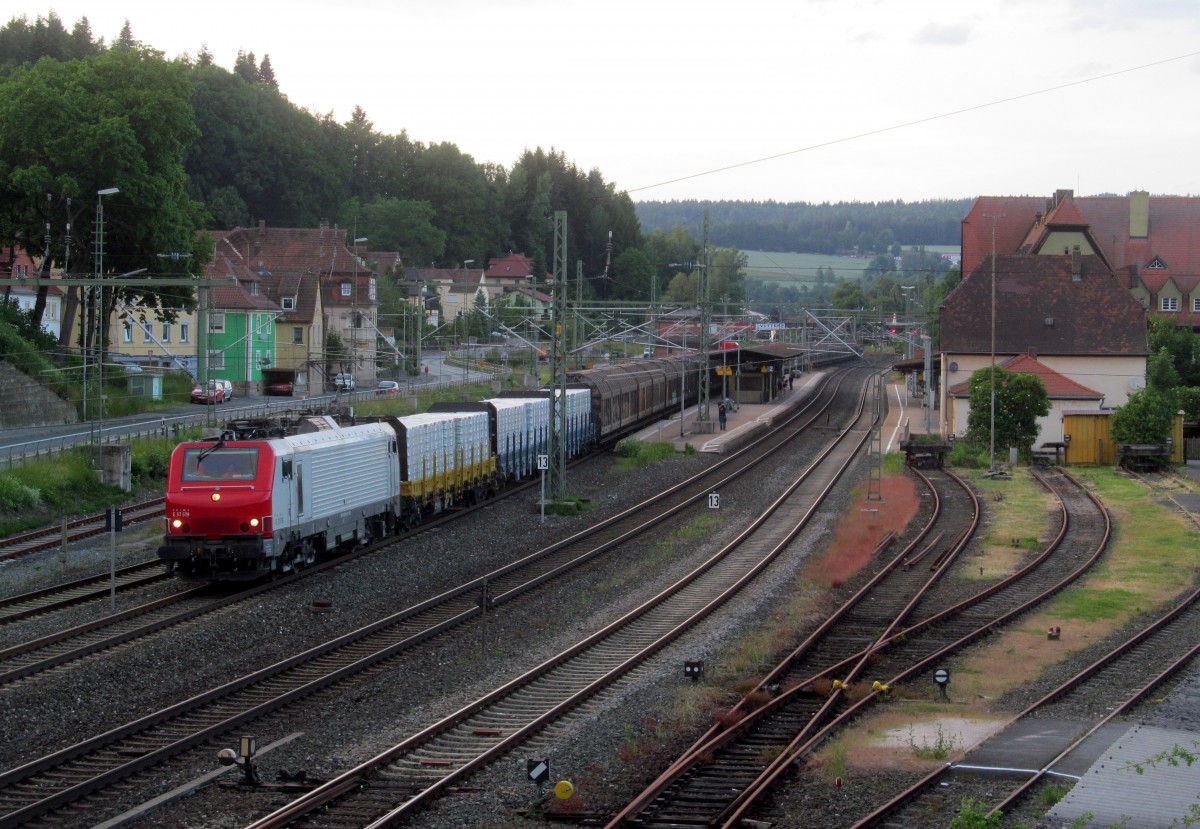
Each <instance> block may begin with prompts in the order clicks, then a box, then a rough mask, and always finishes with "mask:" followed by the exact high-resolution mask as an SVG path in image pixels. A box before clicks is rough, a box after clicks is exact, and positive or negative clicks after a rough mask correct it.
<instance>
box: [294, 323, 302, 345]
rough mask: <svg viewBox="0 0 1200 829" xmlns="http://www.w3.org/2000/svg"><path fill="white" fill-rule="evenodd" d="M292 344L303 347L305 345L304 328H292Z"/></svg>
mask: <svg viewBox="0 0 1200 829" xmlns="http://www.w3.org/2000/svg"><path fill="white" fill-rule="evenodd" d="M292 342H293V343H295V344H296V345H303V343H304V328H303V327H302V326H299V325H297V326H295V327H293V328H292Z"/></svg>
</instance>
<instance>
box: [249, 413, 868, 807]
mask: <svg viewBox="0 0 1200 829" xmlns="http://www.w3.org/2000/svg"><path fill="white" fill-rule="evenodd" d="M870 418H871V415H870V414H869V413H865V412H864V411H863V406H862V404H861V398H860V403H859V407H858V412H857V414H856V415H855V416H854V419H853V421H852V423H851V424H850V425H849V426H848V427H846V428H845V429H844V430H842V431H841V432H840V434H839V435H838V436H837V438H836V439H835V440H834V442H832V443H831V445H830V446H829V447H828V449H826V450H825V451H824V452H823V453H822V454H821V456H820V457H819V458H818V459H817V460H816V461H814V462H813V464H812V465H810V466H809V467H808V468H807V469H806V470H805V471H804V472H803V473H802V474H801V476H800V477H799V478H798V479H797V480H796V481H795V483H794V484H793V485H792V486H791V487H790V488H789V489H788V491H787V492H786V493H785V494H784V495H782V496H781V497H780V498H778V499H777V500H776V501H775V502H774V503H772V504H771V505H770V506H769V507H767V508H766V509H765V510H764V513H763V515H762V516H761V517H760V518H759V519H758V520H757V521H756V522H755V523H754V524H753V525H752V526H751V527H749V528H747V529H746V530H744V531H743V532H741V533H740V534H739V535H738V537H737V538H736V539H734V540H733V541H732V542H731V543H730V544H728V545H727V546H726V547H725V548H723V549H722V550H721V551H720V552H718V553H717V554H716V555H714V556H713V557H712V558H711V559H709V560H708V561H707V562H705V563H704V565H702V566H701V567H700V568H698V569H697V570H695V571H693V572H692V573H691V574H690V575H688V576H687V577H685V578H684V579H682V580H680V581H679V582H677V583H676V584H674V585H672V586H671V587H670V588H668V589H667V590H666V591H664V592H662V593H661V594H659V595H658V596H656V597H655V598H653V599H651V600H650V601H648V602H646V603H645V604H643V605H642V606H640V607H638V608H636V609H634V610H633V611H631V612H630V613H628V614H626V616H624V617H622V618H621V619H619V620H617V621H616V622H614V623H612V624H611V625H609V626H607V627H606V628H604V629H603V630H600V631H598V632H597V633H595V634H593V635H592V636H589V637H588V638H587V639H585V640H584V641H582V642H580V643H579V644H577V645H575V646H574V647H572V648H570V649H568V650H567V651H564V652H563V653H561V654H559V655H558V656H557V657H554V658H553V659H551V660H548V661H547V662H545V663H543V664H542V665H541V666H538V667H537V668H535V669H533V670H532V671H530V672H528V673H527V674H525V675H524V676H521V677H519V678H518V679H516V680H514V681H512V682H510V683H508V684H506V685H505V686H503V687H501V688H499V689H497V690H495V691H493V692H492V693H490V694H488V695H487V696H485V697H483V698H481V699H479V700H477V701H475V702H474V703H471V704H470V705H468V706H466V707H465V708H463V709H461V710H459V711H458V712H456V713H454V714H452V715H450V716H449V717H446V718H444V719H443V720H441V721H440V722H438V723H436V724H434V725H432V726H430V727H429V728H427V729H425V730H424V731H422V732H420V733H419V734H416V735H414V736H413V737H411V738H409V739H407V740H405V741H404V742H402V743H400V744H398V745H396V746H394V747H392V748H391V749H389V750H387V751H385V752H383V753H382V754H380V755H378V756H376V757H375V758H372V759H371V760H369V761H367V762H366V763H363V764H361V765H360V766H358V767H357V768H355V769H353V770H351V771H349V772H347V773H345V774H343V775H341V776H339V777H337V778H335V779H333V780H331V781H329V782H328V783H326V784H324V785H322V786H320V787H318V788H317V789H316V790H315V791H313V792H312V793H311V794H309V795H306V796H304V797H301V798H300V799H298V800H297V801H295V802H293V803H292V804H290V805H288V806H286V807H284V808H282V809H280V810H278V811H276V812H275V813H273V814H271V815H268V816H267V817H265V818H263V819H262V820H259V821H257V822H255V823H254V824H252V829H278V827H284V826H291V827H305V828H306V829H318V827H338V826H347V825H355V826H363V825H367V826H370V827H384V826H394V825H398V824H399V823H400V822H401V821H403V820H404V819H405V818H406V817H407V816H408V815H410V814H411V813H412V812H413V811H414V810H416V809H419V808H421V807H422V806H423V805H425V804H426V803H428V802H429V801H430V800H431V799H433V798H435V797H439V796H443V795H445V794H447V792H448V791H449V789H450V788H451V787H453V786H455V785H457V784H459V783H461V782H462V781H463V780H464V779H465V778H466V777H468V776H469V775H471V774H472V773H473V772H474V771H476V770H477V769H480V768H482V767H483V766H485V765H487V764H488V763H490V762H492V761H493V760H495V759H496V758H498V757H500V756H502V755H504V754H506V753H507V752H509V751H510V750H512V749H513V748H515V747H516V746H517V745H519V744H520V743H522V742H523V741H525V740H526V739H527V738H529V737H530V736H532V735H534V734H535V733H537V732H539V731H541V730H542V729H543V728H545V727H546V726H548V725H550V724H551V723H553V722H555V721H557V720H559V719H560V718H562V717H564V716H565V715H567V714H568V713H569V712H571V711H573V710H574V709H576V708H577V707H579V706H580V705H582V704H583V703H585V702H587V701H588V700H590V699H591V698H593V697H594V696H596V695H597V694H600V693H602V692H604V691H605V690H606V689H608V688H609V687H610V686H612V685H613V684H614V683H616V682H618V681H619V680H621V679H622V678H623V677H625V676H627V675H628V674H629V672H631V671H632V670H634V669H635V668H636V667H637V666H639V665H641V664H642V663H644V662H645V660H646V659H648V658H649V657H651V656H652V655H654V654H655V653H657V652H658V651H659V650H661V649H662V648H663V647H665V646H666V645H667V644H669V643H670V642H672V641H674V640H675V639H676V638H678V637H679V636H680V635H682V634H684V633H686V632H687V631H688V630H689V629H690V628H691V627H692V626H693V625H695V624H697V623H698V622H699V621H702V620H704V619H706V618H707V617H709V616H710V615H711V613H712V612H713V611H714V610H715V609H717V608H719V607H720V606H721V605H722V604H724V603H725V602H726V601H727V600H728V599H730V598H731V597H732V596H734V595H736V594H737V592H738V591H739V590H740V589H741V588H742V587H744V586H745V585H747V584H748V583H750V582H751V581H752V580H753V579H754V577H755V576H756V575H758V574H759V573H760V572H761V571H762V570H763V569H765V568H766V567H767V566H768V565H769V564H770V563H771V562H772V561H773V560H774V559H775V558H776V556H778V555H779V554H780V553H781V552H782V551H783V550H785V549H786V548H787V547H788V545H789V544H790V543H791V542H792V541H793V540H794V539H795V538H796V536H797V535H798V534H799V532H800V531H801V529H803V527H804V526H805V525H806V524H807V522H808V521H809V519H810V518H811V517H812V515H813V514H814V513H815V511H816V510H817V508H818V506H819V505H820V503H821V501H822V500H823V499H824V498H825V496H826V495H827V494H828V493H829V491H830V490H831V489H832V488H833V486H834V485H835V484H836V483H837V481H838V480H839V478H840V477H841V475H842V473H843V472H844V471H845V469H846V468H847V467H848V466H849V464H850V463H851V461H852V460H853V459H854V457H855V455H856V454H857V453H858V451H859V450H860V449H861V448H862V446H863V445H864V444H865V443H866V441H867V438H868V437H869V436H870Z"/></svg>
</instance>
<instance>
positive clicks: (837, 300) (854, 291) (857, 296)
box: [830, 282, 867, 311]
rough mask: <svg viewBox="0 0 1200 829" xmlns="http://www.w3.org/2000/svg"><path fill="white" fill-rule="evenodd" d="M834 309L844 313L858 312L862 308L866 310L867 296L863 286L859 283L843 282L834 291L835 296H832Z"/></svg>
mask: <svg viewBox="0 0 1200 829" xmlns="http://www.w3.org/2000/svg"><path fill="white" fill-rule="evenodd" d="M830 300H831V301H832V303H833V307H834V308H839V309H842V310H844V311H857V310H858V309H860V308H865V307H866V305H867V296H866V294H864V293H863V289H862V286H861V285H859V284H858V283H857V282H843V283H842V284H841V285H838V286H837V287H836V288H834V289H833V294H832V295H831V296H830Z"/></svg>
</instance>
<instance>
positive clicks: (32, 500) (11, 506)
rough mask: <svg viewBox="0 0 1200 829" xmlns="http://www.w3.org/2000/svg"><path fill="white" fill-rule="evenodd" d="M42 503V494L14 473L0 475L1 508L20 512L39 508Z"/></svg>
mask: <svg viewBox="0 0 1200 829" xmlns="http://www.w3.org/2000/svg"><path fill="white" fill-rule="evenodd" d="M41 505H42V494H41V493H40V492H38V491H37V490H36V489H34V488H33V487H31V486H29V485H28V484H25V483H22V482H21V481H18V480H17V479H16V478H14V477H13V476H12V475H0V510H6V511H11V512H18V511H20V510H27V509H37V508H38V507H40V506H41Z"/></svg>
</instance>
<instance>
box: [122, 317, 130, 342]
mask: <svg viewBox="0 0 1200 829" xmlns="http://www.w3.org/2000/svg"><path fill="white" fill-rule="evenodd" d="M121 342H126V343H131V342H133V323H132V322H130V321H129V320H125V322H123V323H121Z"/></svg>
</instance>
